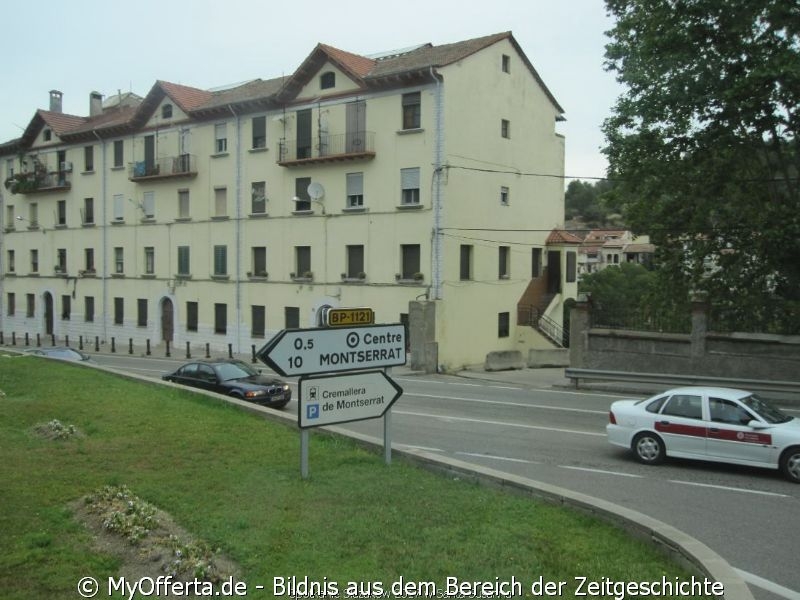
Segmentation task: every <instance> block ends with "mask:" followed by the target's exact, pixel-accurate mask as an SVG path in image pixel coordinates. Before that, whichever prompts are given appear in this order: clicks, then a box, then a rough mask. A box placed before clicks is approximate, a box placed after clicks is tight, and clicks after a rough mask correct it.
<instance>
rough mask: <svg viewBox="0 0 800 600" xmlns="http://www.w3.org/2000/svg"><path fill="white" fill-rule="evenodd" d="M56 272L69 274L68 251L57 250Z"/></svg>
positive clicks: (64, 249)
mask: <svg viewBox="0 0 800 600" xmlns="http://www.w3.org/2000/svg"><path fill="white" fill-rule="evenodd" d="M56 271H58V272H59V273H66V272H67V249H66V248H59V249H58V250H56Z"/></svg>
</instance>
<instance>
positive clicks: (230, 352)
mask: <svg viewBox="0 0 800 600" xmlns="http://www.w3.org/2000/svg"><path fill="white" fill-rule="evenodd" d="M228 358H233V344H228Z"/></svg>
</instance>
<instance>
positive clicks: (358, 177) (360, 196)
mask: <svg viewBox="0 0 800 600" xmlns="http://www.w3.org/2000/svg"><path fill="white" fill-rule="evenodd" d="M363 206H364V173H348V174H347V208H361V207H363Z"/></svg>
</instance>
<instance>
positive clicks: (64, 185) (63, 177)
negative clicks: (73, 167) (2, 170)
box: [5, 169, 72, 194]
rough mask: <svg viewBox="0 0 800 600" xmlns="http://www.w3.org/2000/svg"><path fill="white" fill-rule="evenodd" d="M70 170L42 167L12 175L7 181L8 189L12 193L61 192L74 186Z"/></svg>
mask: <svg viewBox="0 0 800 600" xmlns="http://www.w3.org/2000/svg"><path fill="white" fill-rule="evenodd" d="M71 175H72V174H71V173H69V172H68V171H51V172H46V171H42V170H40V169H36V170H35V171H29V172H25V173H17V174H15V175H12V176H11V177H9V178H8V179H6V181H5V187H6V189H7V190H8V191H9V192H11V193H12V194H38V193H40V192H60V191H64V190H68V189H70V188H71V187H72V182H71V181H70V176H71Z"/></svg>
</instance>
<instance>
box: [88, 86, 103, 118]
mask: <svg viewBox="0 0 800 600" xmlns="http://www.w3.org/2000/svg"><path fill="white" fill-rule="evenodd" d="M102 112H103V95H102V94H101V93H100V92H92V93H91V94H89V116H90V117H96V116H97V115H99V114H102Z"/></svg>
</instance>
